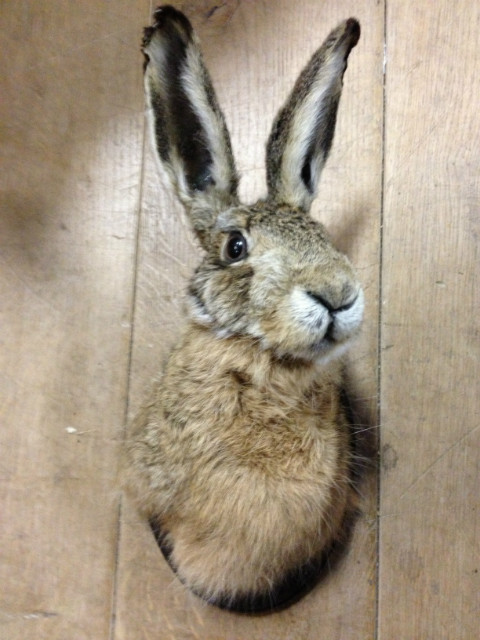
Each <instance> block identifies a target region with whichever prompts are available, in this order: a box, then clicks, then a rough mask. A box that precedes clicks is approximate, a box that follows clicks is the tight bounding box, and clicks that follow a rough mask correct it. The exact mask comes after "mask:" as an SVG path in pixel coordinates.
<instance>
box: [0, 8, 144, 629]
mask: <svg viewBox="0 0 480 640" xmlns="http://www.w3.org/2000/svg"><path fill="white" fill-rule="evenodd" d="M148 4H149V3H146V2H143V1H142V2H140V1H138V2H137V3H133V2H131V1H130V0H129V1H127V0H119V2H116V3H115V7H112V6H111V5H110V4H109V3H107V4H105V3H98V2H95V1H93V0H86V1H84V2H80V3H74V2H67V1H63V0H54V1H50V2H48V3H44V2H34V1H29V2H22V3H15V2H10V3H2V5H1V22H2V30H1V35H0V38H1V44H0V55H1V58H2V69H3V71H2V76H1V80H0V82H1V88H0V94H1V96H2V99H1V106H0V109H1V115H0V119H1V121H2V127H3V128H2V144H1V153H2V162H1V165H2V170H1V174H0V176H1V177H0V180H1V182H2V205H1V206H2V215H1V218H0V225H1V228H0V253H1V258H0V290H1V292H0V307H1V316H2V317H1V320H0V325H1V331H0V341H1V343H2V347H1V350H0V354H1V355H0V358H1V364H0V371H1V374H0V397H1V400H0V422H1V425H2V426H1V429H0V451H1V452H2V462H1V464H0V476H1V482H0V494H1V498H0V499H1V503H2V507H1V516H0V520H1V524H0V584H1V585H2V586H1V588H0V636H1V637H2V638H5V639H6V638H8V639H9V640H17V639H18V640H26V639H27V640H28V639H30V638H32V639H33V638H35V639H36V640H42V639H45V640H47V639H48V640H56V639H59V640H60V639H62V640H64V639H65V638H75V640H81V639H86V640H87V639H88V640H92V638H99V639H100V638H107V637H108V635H109V628H110V624H111V594H112V589H113V576H114V569H115V561H116V557H115V556H116V537H117V526H118V524H117V518H118V504H117V496H116V492H115V467H116V455H117V441H118V440H119V435H120V434H121V430H122V423H123V420H124V411H125V402H126V382H127V380H126V378H127V365H128V356H129V342H130V315H131V306H132V303H131V296H132V287H133V272H134V251H135V244H136V216H137V213H136V208H137V205H138V198H139V186H140V172H141V148H142V138H143V101H142V98H141V95H140V91H141V70H140V69H139V68H138V65H136V64H132V50H133V51H135V50H136V49H137V46H138V44H137V42H138V30H139V28H140V25H141V24H142V23H143V22H144V20H145V18H146V15H147V12H148Z"/></svg>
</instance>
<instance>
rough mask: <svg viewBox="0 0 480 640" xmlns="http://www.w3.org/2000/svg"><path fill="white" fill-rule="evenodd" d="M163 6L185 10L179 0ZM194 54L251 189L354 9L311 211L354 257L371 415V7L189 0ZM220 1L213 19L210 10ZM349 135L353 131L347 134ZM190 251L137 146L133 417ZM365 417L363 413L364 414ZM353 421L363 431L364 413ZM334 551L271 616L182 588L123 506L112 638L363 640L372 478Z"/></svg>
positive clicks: (376, 182)
mask: <svg viewBox="0 0 480 640" xmlns="http://www.w3.org/2000/svg"><path fill="white" fill-rule="evenodd" d="M176 4H177V6H179V7H181V8H185V7H184V6H183V5H182V4H181V3H176ZM189 5H190V11H189V16H190V18H191V19H192V21H193V22H194V24H195V26H196V27H197V29H198V31H199V33H200V36H201V39H202V44H203V49H204V52H205V57H206V62H207V65H208V66H209V69H210V70H211V73H212V76H213V80H214V83H215V86H216V89H217V92H218V95H219V100H220V103H221V105H222V107H223V108H224V111H225V114H226V118H227V122H228V124H229V127H230V130H231V132H232V142H233V147H234V151H235V154H236V158H237V163H238V168H239V170H240V172H241V174H242V176H243V180H242V185H241V192H242V195H243V196H244V198H245V199H246V200H247V201H251V200H253V199H254V198H255V197H258V196H259V195H261V194H262V193H263V192H264V167H263V164H264V144H265V141H266V138H267V135H268V131H269V128H270V126H271V122H272V120H273V116H274V114H275V112H276V110H277V109H278V108H279V107H280V105H281V104H282V102H283V100H284V99H285V97H286V95H287V93H288V92H289V90H290V88H291V86H292V85H293V82H294V80H295V78H296V76H297V74H298V73H299V72H300V70H301V68H302V67H303V65H304V64H305V63H306V61H307V60H308V59H309V57H310V55H311V54H312V53H313V51H314V50H315V48H316V47H317V46H319V45H320V44H321V42H322V40H323V38H324V37H325V36H326V35H327V33H328V31H329V30H330V29H331V28H333V27H334V26H335V25H336V24H337V23H338V22H339V21H340V20H341V19H343V18H345V17H348V16H349V15H356V16H357V17H358V18H359V19H360V21H361V23H362V27H363V34H364V38H363V40H361V42H360V44H359V46H358V47H357V48H356V49H355V51H354V53H353V54H352V57H351V61H350V62H349V69H348V72H347V76H346V80H345V89H344V95H343V97H342V104H341V108H340V114H339V122H338V128H337V137H336V141H335V143H334V152H333V153H332V157H331V159H330V161H329V165H328V168H327V169H326V170H325V173H324V177H323V181H322V188H321V195H320V197H319V199H318V201H317V202H316V205H315V215H318V216H319V217H320V218H321V219H322V220H324V221H325V222H326V224H327V225H328V226H329V227H330V229H331V230H332V233H333V235H334V237H335V239H336V240H337V244H339V245H340V246H341V247H342V248H343V249H345V250H347V251H348V253H349V254H350V255H351V256H352V259H353V261H354V262H355V264H357V265H358V266H359V269H360V273H361V277H362V280H363V282H364V283H365V285H366V289H367V296H368V320H367V323H366V329H365V332H364V335H363V337H362V340H361V341H360V342H359V344H358V345H357V346H356V348H355V349H354V352H353V353H352V358H353V359H354V360H355V361H356V363H355V364H356V366H355V379H356V381H357V383H356V385H355V387H356V391H357V393H358V395H359V396H360V397H361V398H364V399H365V400H364V402H363V404H364V409H365V413H366V414H367V415H368V416H369V419H370V420H372V415H373V416H375V407H376V343H377V334H376V327H377V322H376V318H377V314H378V311H377V308H376V299H377V293H376V292H377V290H378V271H379V263H378V240H379V219H380V195H381V191H380V187H381V135H382V76H381V73H382V37H383V9H382V7H381V6H380V7H375V8H373V10H372V6H371V3H368V2H361V3H358V2H342V3H338V4H335V5H334V4H333V3H326V4H321V3H318V2H314V1H302V2H301V3H295V5H294V4H293V3H289V2H286V1H285V2H262V3H253V2H250V3H249V2H244V3H235V6H236V10H235V11H231V9H232V6H231V4H230V3H227V5H226V7H223V8H221V9H218V11H217V12H215V13H214V14H213V16H212V18H211V19H210V20H207V19H206V17H205V16H206V13H207V11H206V7H207V6H210V7H211V6H212V3H210V4H209V3H205V2H203V3H202V2H200V3H189ZM223 10H226V11H229V15H228V16H227V17H225V16H224V15H223V14H222V11H223ZM359 132H362V133H359ZM199 258H200V254H199V250H198V248H197V247H196V245H195V243H194V241H193V239H192V236H191V233H190V231H189V229H188V227H187V224H186V221H185V218H184V216H183V214H182V212H181V210H180V207H179V206H178V204H177V202H176V201H175V199H174V197H173V194H172V191H171V188H170V186H169V185H168V183H167V182H166V180H165V179H164V176H163V177H162V175H160V176H159V174H158V171H157V167H156V165H155V162H154V159H153V157H152V151H151V148H150V146H149V145H147V155H146V162H145V172H144V185H143V198H142V215H141V226H140V239H139V257H138V277H137V294H136V306H135V339H134V345H133V357H132V374H131V380H132V384H131V397H130V408H131V413H132V414H133V413H134V412H135V410H136V408H137V407H138V405H139V403H140V402H141V400H142V399H143V398H144V396H145V394H146V392H147V390H148V389H149V388H150V384H151V382H150V381H151V378H152V377H153V376H155V375H157V374H158V372H159V370H160V368H161V366H162V364H163V361H164V359H165V358H166V356H167V354H168V352H169V349H170V347H171V345H172V344H173V342H174V341H175V339H176V338H177V336H178V335H179V326H180V325H181V323H182V298H183V292H184V289H185V284H186V278H187V277H188V275H189V274H190V273H191V271H192V270H193V268H194V266H195V264H196V263H197V262H198V260H199ZM373 421H375V417H373ZM365 428H366V429H368V426H367V424H366V425H365ZM369 482H370V484H368V483H366V484H365V485H364V486H363V487H362V490H363V491H364V492H365V494H366V499H365V502H364V504H363V510H364V515H363V517H362V518H361V519H360V521H359V523H358V526H357V528H356V532H355V537H354V541H353V544H352V547H351V550H350V553H349V555H348V557H347V558H345V559H344V562H343V563H342V565H341V566H340V567H339V569H338V570H337V571H335V572H334V573H332V574H331V575H330V576H329V578H328V580H327V581H326V582H324V583H323V584H322V585H320V586H319V587H318V588H317V589H316V590H315V591H314V592H313V593H311V594H310V595H309V596H308V597H306V598H305V599H304V600H303V601H301V602H300V603H298V604H297V605H295V606H294V607H292V608H291V609H289V610H288V611H285V612H282V613H278V614H275V615H272V616H269V617H268V616H267V617H262V618H251V617H245V616H239V615H234V614H231V613H227V612H222V611H219V610H217V609H215V608H212V607H209V606H208V605H205V604H204V603H203V602H201V601H199V600H198V599H197V598H195V597H194V596H192V595H190V594H188V593H186V592H185V590H184V588H183V587H182V586H181V585H180V583H179V582H178V580H177V579H176V578H175V577H174V576H173V574H172V572H171V570H170V569H169V568H168V566H167V565H166V564H165V562H164V560H163V558H162V556H161V555H160V553H159V551H158V548H157V546H156V543H155V541H154V539H153V537H152V535H151V533H150V531H149V530H148V527H147V526H146V524H145V523H144V522H142V520H141V519H140V518H139V517H138V516H137V515H136V514H135V513H134V512H132V511H131V508H130V505H128V503H126V502H125V503H124V506H123V514H122V529H121V544H120V553H119V572H118V592H117V593H118V600H117V608H116V616H117V617H116V622H117V627H116V635H115V638H116V639H117V640H127V639H131V638H150V637H158V636H157V634H159V635H160V637H162V638H175V639H178V640H187V639H193V638H202V639H203V638H204V639H205V640H207V639H208V640H212V639H214V638H215V639H216V638H219V639H220V638H229V639H232V640H241V639H247V638H248V639H252V640H255V639H260V638H262V639H263V638H272V639H273V638H275V639H276V640H281V639H287V638H292V639H293V638H304V639H305V640H308V639H309V638H312V639H313V638H318V636H319V629H322V635H323V637H325V638H336V637H342V638H352V639H353V638H355V639H356V640H360V639H361V638H365V639H367V638H368V639H369V638H371V637H372V636H373V633H374V628H375V597H376V588H375V567H376V560H375V552H376V529H375V510H376V498H375V483H374V481H372V478H370V479H369Z"/></svg>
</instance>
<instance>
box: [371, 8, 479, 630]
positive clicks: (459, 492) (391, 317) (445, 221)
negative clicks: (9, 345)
mask: <svg viewBox="0 0 480 640" xmlns="http://www.w3.org/2000/svg"><path fill="white" fill-rule="evenodd" d="M479 28H480V7H479V4H478V2H469V1H468V0H460V1H459V2H456V3H451V2H447V1H446V0H439V1H438V2H434V3H433V2H432V3H427V2H423V3H418V2H413V1H410V0H407V1H404V0H401V1H400V0H393V1H390V2H388V11H387V82H386V97H387V100H386V148H385V152H386V165H385V217H384V240H383V247H384V252H383V255H384V260H383V297H382V303H383V305H382V308H383V314H382V345H383V355H382V365H381V372H382V374H381V380H382V382H381V389H382V445H383V471H382V490H381V538H380V542H381V544H380V599H379V607H380V608H379V638H381V639H382V640H383V639H385V640H390V638H455V639H459V640H460V639H465V640H467V639H468V640H470V639H471V638H474V637H477V635H478V619H479V606H480V600H479V593H480V588H479V587H480V585H479V573H478V571H479V551H480V546H479V525H478V512H479V509H478V507H479V497H478V495H479V494H478V478H479V457H478V451H479V447H480V430H479V415H480V393H479V380H480V341H479V335H480V334H479V323H478V318H479V315H480V288H479V285H478V283H479V279H480V262H479V252H478V247H479V238H480V226H479V220H480V216H479V209H480V200H479V192H480V171H479V168H480V165H479V157H480V156H479V149H480V136H479V131H480V119H479V113H480V111H479V108H478V107H479V96H480V80H479V74H478V32H479Z"/></svg>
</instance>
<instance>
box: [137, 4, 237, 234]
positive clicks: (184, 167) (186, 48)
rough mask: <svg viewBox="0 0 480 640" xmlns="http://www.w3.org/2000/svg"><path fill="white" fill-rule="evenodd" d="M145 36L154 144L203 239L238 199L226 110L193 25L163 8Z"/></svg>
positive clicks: (146, 70)
mask: <svg viewBox="0 0 480 640" xmlns="http://www.w3.org/2000/svg"><path fill="white" fill-rule="evenodd" d="M153 20H154V21H153V26H151V27H147V28H146V29H145V33H144V39H143V47H142V50H143V53H144V54H145V88H146V93H147V100H148V104H149V107H150V108H151V112H152V115H153V129H154V140H155V146H156V149H157V152H158V156H159V158H160V160H161V162H162V164H163V165H164V166H165V168H166V169H167V171H168V173H169V175H170V178H171V179H172V182H173V184H174V186H175V188H176V191H177V194H178V196H179V198H180V200H181V201H182V202H183V204H184V205H185V206H186V208H187V210H188V212H189V214H190V216H191V222H192V224H193V227H194V229H195V230H196V231H197V233H198V235H199V237H200V239H202V237H203V236H204V232H205V231H207V230H208V229H209V228H210V227H211V226H212V225H213V223H214V221H215V218H216V214H217V213H218V211H219V210H220V209H222V208H224V207H226V206H230V205H231V204H233V203H235V202H236V201H237V196H236V192H237V186H238V177H237V173H236V170H235V164H234V160H233V155H232V148H231V144H230V137H229V135H228V131H227V127H226V124H225V120H224V117H223V114H222V112H221V110H220V107H219V106H218V102H217V99H216V96H215V92H214V90H213V86H212V82H211V80H210V77H209V75H208V72H207V70H206V68H205V65H204V64H203V60H202V55H201V52H200V49H199V47H198V43H197V39H196V36H195V33H194V31H193V29H192V25H191V24H190V22H189V21H188V20H187V18H186V17H185V16H184V15H183V13H180V11H177V10H176V9H174V8H173V7H171V6H163V7H159V8H158V9H157V10H156V11H155V13H154V14H153Z"/></svg>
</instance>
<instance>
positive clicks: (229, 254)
mask: <svg viewBox="0 0 480 640" xmlns="http://www.w3.org/2000/svg"><path fill="white" fill-rule="evenodd" d="M223 254H224V255H223V258H224V260H225V262H227V263H229V264H231V263H232V262H238V260H242V258H244V257H245V256H246V255H247V241H246V239H245V238H244V237H243V236H242V234H241V233H240V231H233V232H232V233H230V235H229V236H228V240H227V242H226V244H225V247H224V249H223Z"/></svg>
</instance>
